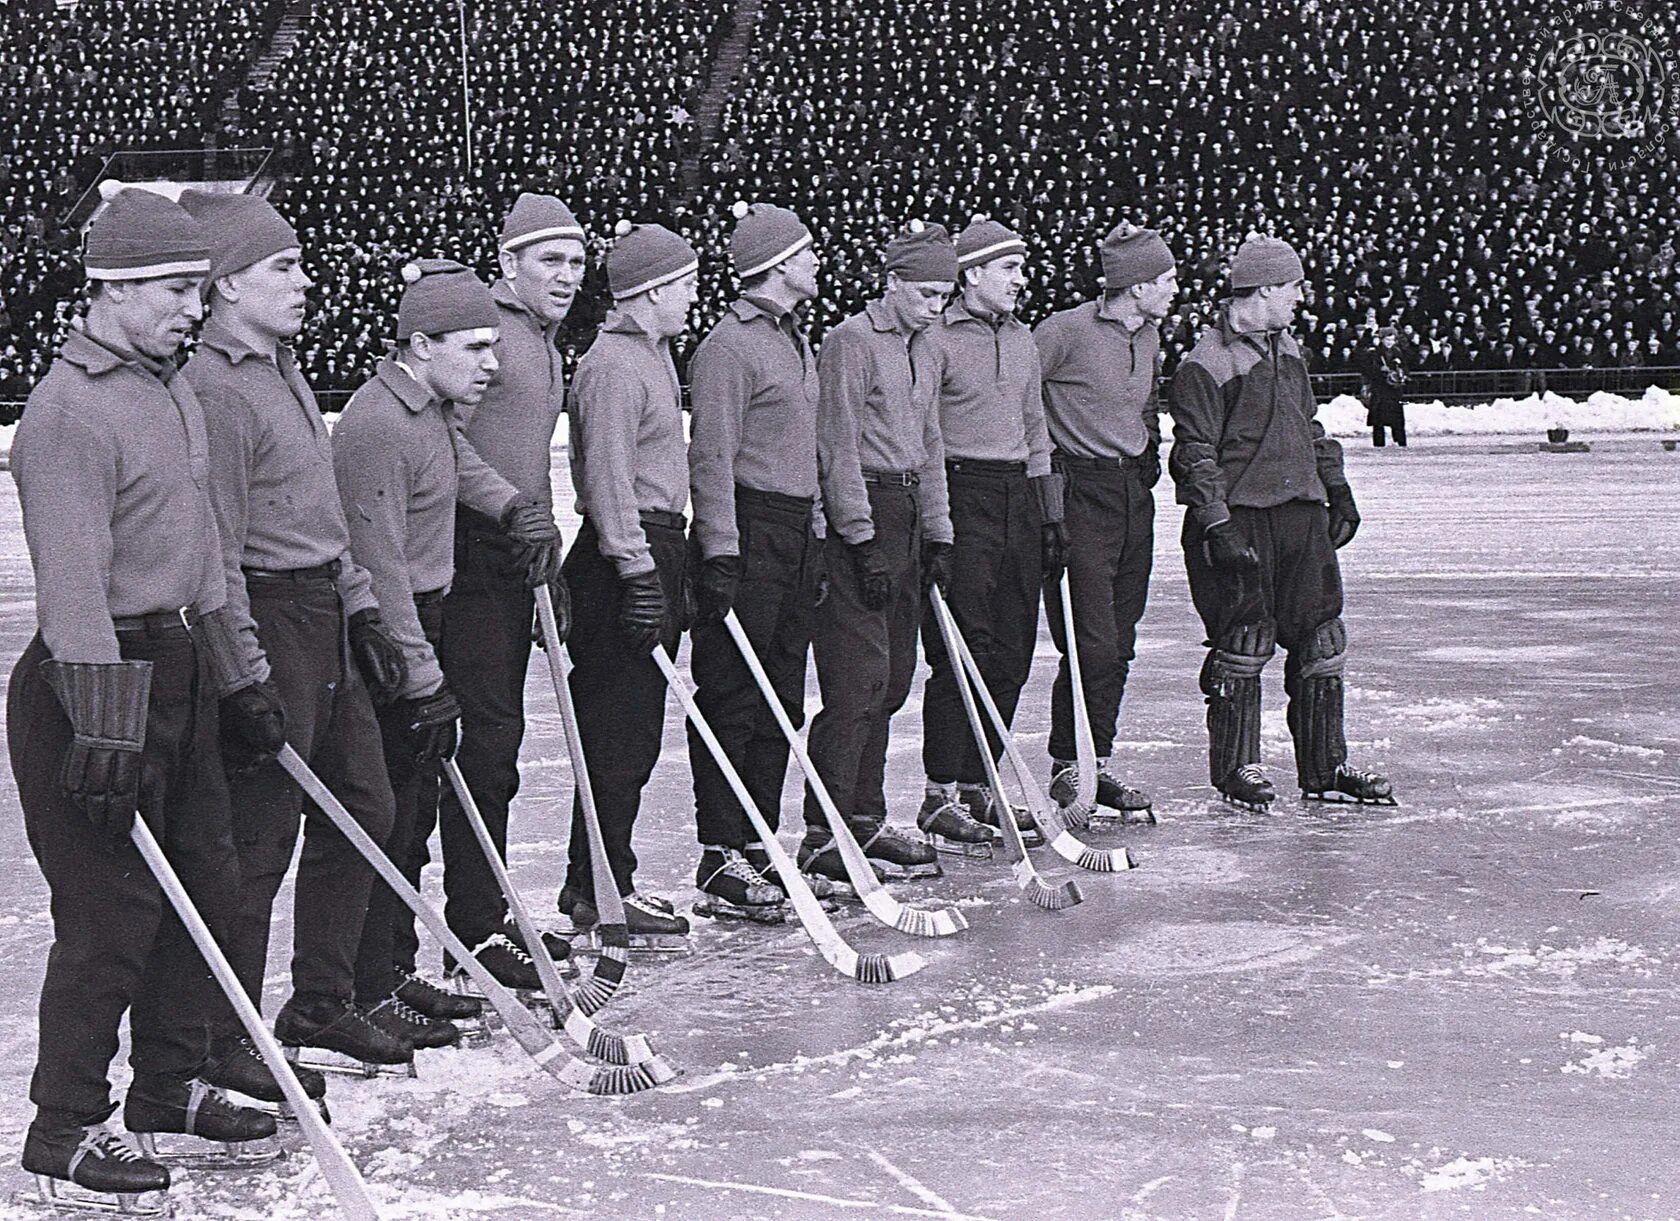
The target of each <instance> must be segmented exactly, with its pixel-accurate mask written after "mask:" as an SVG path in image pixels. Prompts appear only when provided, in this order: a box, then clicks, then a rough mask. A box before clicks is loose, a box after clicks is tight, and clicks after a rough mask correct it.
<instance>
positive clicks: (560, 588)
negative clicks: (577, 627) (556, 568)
mask: <svg viewBox="0 0 1680 1221" xmlns="http://www.w3.org/2000/svg"><path fill="white" fill-rule="evenodd" d="M548 600H549V601H550V602H552V603H553V604H554V630H555V631H556V632H558V633H559V635H560V640H559V643H560V644H565V643H566V641H567V640H569V639H571V635H572V591H571V589H570V588H569V587H568V586H567V584H566V582H565V579H564V578H563V577H561V576H560V574H559V573H555V574H554V579H553V580H552V581H550V582H549V583H548ZM531 640H532V641H533V642H534V643H535V644H536V646H537V647H538V648H539V649H546V648H548V641H547V640H545V639H544V638H543V630H542V616H541V615H535V616H533V617H532V619H531Z"/></svg>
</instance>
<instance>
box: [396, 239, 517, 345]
mask: <svg viewBox="0 0 1680 1221" xmlns="http://www.w3.org/2000/svg"><path fill="white" fill-rule="evenodd" d="M402 278H403V283H405V284H407V285H408V287H407V288H405V289H404V290H403V295H402V300H401V301H400V302H399V303H398V304H397V342H398V343H402V342H404V341H405V340H407V339H408V338H409V337H410V336H412V335H446V334H448V333H449V332H450V331H476V330H478V329H479V328H481V327H493V326H496V325H497V323H498V321H499V319H498V317H497V313H496V299H495V298H494V297H492V296H491V295H490V290H489V289H488V288H486V287H485V286H484V281H483V280H480V279H479V278H478V277H477V276H475V275H474V274H473V273H472V272H471V271H470V270H469V269H467V268H465V267H463V266H461V264H459V263H457V262H455V260H454V259H416V260H415V261H414V262H412V263H407V264H404V266H403V269H402Z"/></svg>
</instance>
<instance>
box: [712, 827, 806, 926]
mask: <svg viewBox="0 0 1680 1221" xmlns="http://www.w3.org/2000/svg"><path fill="white" fill-rule="evenodd" d="M694 884H695V888H696V891H695V896H694V914H695V915H697V916H705V917H707V918H708V919H711V920H744V921H748V922H750V923H753V924H781V923H782V922H783V921H785V920H786V919H787V895H786V894H784V893H783V892H782V890H781V889H780V888H779V887H776V886H772V885H770V883H769V882H767V881H765V880H764V878H763V877H761V876H760V875H759V872H758V870H756V869H754V868H753V867H752V865H751V864H750V863H749V862H748V860H747V858H746V857H745V856H744V855H742V853H740V852H739V851H737V850H736V849H734V848H722V847H713V846H707V847H706V849H705V850H704V851H703V852H702V853H701V855H700V864H699V865H698V866H697V867H696V868H695V871H694Z"/></svg>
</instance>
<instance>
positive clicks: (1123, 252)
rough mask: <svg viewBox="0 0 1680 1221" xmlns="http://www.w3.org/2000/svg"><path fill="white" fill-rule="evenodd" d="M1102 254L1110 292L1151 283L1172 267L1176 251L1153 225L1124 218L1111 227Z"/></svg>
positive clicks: (1105, 283)
mask: <svg viewBox="0 0 1680 1221" xmlns="http://www.w3.org/2000/svg"><path fill="white" fill-rule="evenodd" d="M1098 249H1099V251H1100V253H1101V255H1102V268H1103V287H1104V288H1105V289H1107V290H1108V291H1109V292H1114V291H1117V290H1118V289H1122V288H1130V287H1131V286H1132V285H1134V284H1147V283H1149V281H1151V280H1154V279H1157V278H1159V277H1161V276H1164V275H1166V274H1167V272H1169V271H1171V270H1172V269H1173V268H1174V267H1175V266H1176V264H1175V263H1174V262H1173V254H1172V251H1171V250H1169V249H1167V243H1166V242H1165V241H1163V240H1162V239H1161V235H1160V234H1159V233H1157V232H1155V230H1153V229H1144V228H1140V227H1139V226H1137V225H1134V224H1132V223H1131V222H1130V221H1125V220H1123V221H1121V222H1120V223H1119V224H1118V225H1115V226H1114V228H1112V229H1110V230H1109V232H1108V236H1107V237H1105V238H1103V240H1102V245H1101V246H1100V247H1099V248H1098Z"/></svg>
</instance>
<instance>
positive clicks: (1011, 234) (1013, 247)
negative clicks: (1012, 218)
mask: <svg viewBox="0 0 1680 1221" xmlns="http://www.w3.org/2000/svg"><path fill="white" fill-rule="evenodd" d="M1026 252H1027V244H1026V242H1024V241H1022V240H1021V235H1020V234H1018V233H1016V232H1015V231H1014V230H1012V229H1009V228H1007V227H1006V226H1004V225H1000V224H999V223H998V222H997V221H995V220H992V219H991V218H989V217H986V216H978V215H977V216H975V217H974V219H973V220H971V221H969V222H968V228H966V229H964V230H963V231H962V232H961V233H959V234H957V266H958V267H959V268H962V269H963V270H965V271H966V270H967V269H968V268H970V267H979V266H981V265H982V264H984V263H990V262H991V261H992V260H993V259H1001V258H1002V257H1003V256H1004V255H1006V254H1026Z"/></svg>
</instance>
